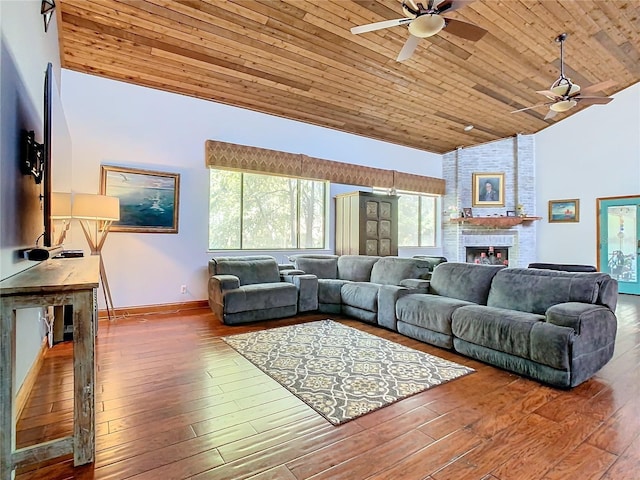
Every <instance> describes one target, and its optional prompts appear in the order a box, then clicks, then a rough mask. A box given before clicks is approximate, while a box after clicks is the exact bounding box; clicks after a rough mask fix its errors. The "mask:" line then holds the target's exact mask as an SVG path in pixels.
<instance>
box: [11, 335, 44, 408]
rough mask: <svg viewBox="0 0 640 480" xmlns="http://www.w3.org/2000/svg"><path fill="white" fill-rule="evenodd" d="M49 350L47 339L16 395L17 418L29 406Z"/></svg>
mask: <svg viewBox="0 0 640 480" xmlns="http://www.w3.org/2000/svg"><path fill="white" fill-rule="evenodd" d="M48 349H49V341H48V340H47V337H44V338H43V339H42V344H41V345H40V351H39V352H38V356H37V357H36V359H35V360H34V362H33V365H31V368H30V369H29V371H28V372H27V376H26V377H24V381H23V382H22V385H21V386H20V389H19V390H18V394H17V395H16V400H15V406H16V418H20V415H22V411H23V410H24V407H25V406H26V405H27V400H28V399H29V395H30V394H31V390H33V386H34V385H35V384H36V380H37V379H38V373H40V368H41V367H42V363H43V362H44V356H45V355H46V354H47V350H48Z"/></svg>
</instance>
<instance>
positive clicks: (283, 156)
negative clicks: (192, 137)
mask: <svg viewBox="0 0 640 480" xmlns="http://www.w3.org/2000/svg"><path fill="white" fill-rule="evenodd" d="M205 162H206V165H207V167H209V168H223V169H230V170H242V171H245V172H256V173H271V174H277V175H289V176H293V177H305V178H312V179H316V180H327V181H329V182H332V183H341V184H345V185H357V186H362V187H380V188H395V189H396V190H409V191H412V192H421V193H431V194H435V195H444V185H445V184H444V180H443V179H441V178H435V177H427V176H422V175H415V174H411V173H404V172H397V171H395V170H386V169H383V168H373V167H366V166H362V165H354V164H351V163H343V162H334V161H332V160H323V159H321V158H314V157H309V156H307V155H302V154H298V153H287V152H280V151H277V150H269V149H266V148H258V147H249V146H246V145H238V144H235V143H227V142H218V141H214V140H207V141H206V143H205Z"/></svg>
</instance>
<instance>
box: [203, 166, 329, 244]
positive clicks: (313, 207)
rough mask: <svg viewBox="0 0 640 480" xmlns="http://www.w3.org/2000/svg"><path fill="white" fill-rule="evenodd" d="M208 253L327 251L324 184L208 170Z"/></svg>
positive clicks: (300, 179) (297, 179)
mask: <svg viewBox="0 0 640 480" xmlns="http://www.w3.org/2000/svg"><path fill="white" fill-rule="evenodd" d="M209 183H210V195H209V249H210V250H241V249H244V250H278V249H298V248H305V249H313V248H324V247H325V216H326V213H325V212H326V211H327V210H326V205H327V188H326V182H323V181H317V180H307V179H302V178H291V177H277V176H274V175H259V174H254V173H243V172H232V171H227V170H215V169H211V170H210V177H209Z"/></svg>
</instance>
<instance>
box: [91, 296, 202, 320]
mask: <svg viewBox="0 0 640 480" xmlns="http://www.w3.org/2000/svg"><path fill="white" fill-rule="evenodd" d="M208 305H209V302H208V301H207V300H193V301H190V302H179V303H163V304H159V305H140V306H137V307H123V308H116V309H114V310H113V311H112V312H111V315H112V316H113V315H115V316H116V317H133V316H140V315H151V314H158V313H178V312H181V311H184V310H193V309H196V308H205V307H207V306H208ZM98 318H99V319H100V320H103V319H107V318H109V317H108V315H107V310H106V309H105V310H99V311H98Z"/></svg>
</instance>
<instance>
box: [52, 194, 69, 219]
mask: <svg viewBox="0 0 640 480" xmlns="http://www.w3.org/2000/svg"><path fill="white" fill-rule="evenodd" d="M51 218H52V219H54V220H59V219H64V218H71V194H70V193H66V192H53V193H52V194H51Z"/></svg>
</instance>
